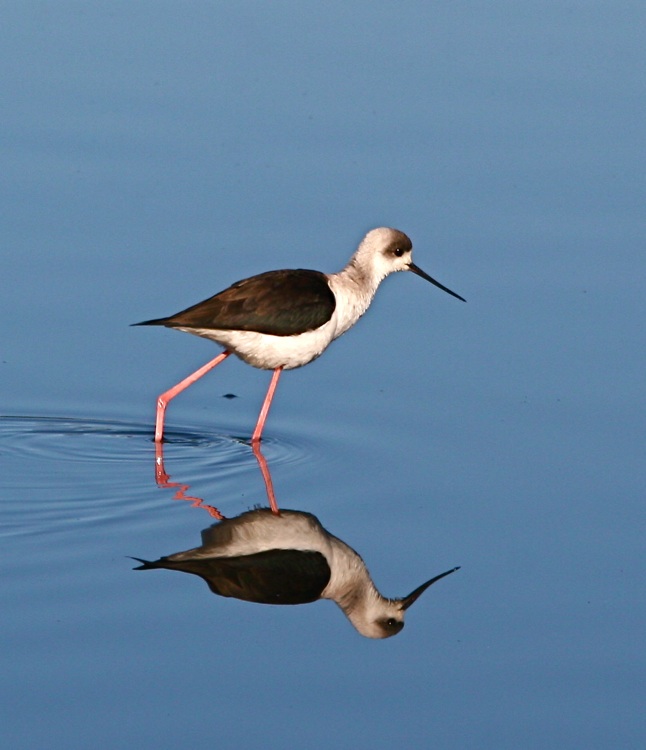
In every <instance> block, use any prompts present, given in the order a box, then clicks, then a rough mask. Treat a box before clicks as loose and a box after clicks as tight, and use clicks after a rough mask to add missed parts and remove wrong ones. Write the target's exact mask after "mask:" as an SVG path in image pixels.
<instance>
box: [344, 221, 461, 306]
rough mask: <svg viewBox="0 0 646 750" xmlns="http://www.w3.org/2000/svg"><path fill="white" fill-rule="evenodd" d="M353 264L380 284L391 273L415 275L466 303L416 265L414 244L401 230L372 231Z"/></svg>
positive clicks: (382, 228)
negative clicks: (401, 272) (407, 272)
mask: <svg viewBox="0 0 646 750" xmlns="http://www.w3.org/2000/svg"><path fill="white" fill-rule="evenodd" d="M351 262H352V265H354V266H355V268H357V269H359V270H360V271H363V272H364V273H366V274H368V275H369V276H370V277H372V278H373V279H374V280H375V281H376V283H377V284H378V283H379V282H380V281H382V280H383V279H385V278H386V276H389V275H390V274H391V273H395V272H397V271H412V272H413V273H414V274H417V275H418V276H421V277H422V278H423V279H426V281H430V282H431V284H434V285H435V286H436V287H438V288H439V289H442V290H443V291H445V292H447V293H448V294H451V295H452V296H453V297H457V298H458V299H460V300H462V301H463V302H464V301H465V299H464V298H463V297H460V295H459V294H456V293H455V292H452V291H451V290H450V289H448V288H447V287H445V286H443V285H442V284H440V283H439V281H436V280H435V279H434V278H433V277H432V276H429V275H428V274H427V273H425V272H424V271H422V269H421V268H420V267H419V266H416V265H415V264H414V263H413V243H412V242H411V240H410V237H408V236H407V235H405V234H404V233H403V232H400V231H399V230H398V229H391V228H390V227H379V228H378V229H372V230H371V231H370V232H368V234H367V235H366V236H365V237H364V238H363V240H362V241H361V244H360V245H359V248H358V249H357V252H356V253H355V255H354V257H353V259H352V261H351Z"/></svg>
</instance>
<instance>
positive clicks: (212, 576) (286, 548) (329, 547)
mask: <svg viewBox="0 0 646 750" xmlns="http://www.w3.org/2000/svg"><path fill="white" fill-rule="evenodd" d="M133 559H134V560H137V561H138V562H140V563H141V565H140V566H138V567H137V568H135V570H151V569H153V568H166V569H167V570H179V571H182V572H184V573H193V574H194V575H198V576H200V578H203V579H204V580H205V581H206V583H207V584H208V586H209V588H210V589H211V591H212V592H213V593H214V594H218V595H220V596H228V597H234V598H236V599H242V600H243V601H247V602H256V603H258V604H307V603H309V602H315V601H317V600H318V599H331V600H332V601H334V602H336V603H337V604H338V605H339V607H341V609H342V610H343V612H344V613H345V615H346V616H347V618H348V619H349V620H350V622H351V623H352V625H354V627H355V628H356V629H357V630H358V631H359V633H361V635H364V636H366V637H367V638H389V637H390V636H392V635H396V634H397V633H399V632H400V631H401V630H402V628H403V627H404V615H405V613H406V610H407V609H408V608H409V607H410V606H411V605H412V604H413V603H414V602H415V601H416V600H417V599H418V598H419V596H420V595H421V594H422V593H424V591H426V589H427V588H428V587H429V586H431V585H432V584H433V583H435V582H436V581H439V580H440V579H441V578H444V577H445V576H447V575H449V574H450V573H453V572H455V571H456V570H458V568H457V567H456V568H452V569H451V570H447V571H446V572H445V573H441V574H440V575H438V576H435V577H434V578H431V579H430V580H429V581H426V582H425V583H423V584H422V585H421V586H418V587H417V588H416V589H414V590H413V591H411V593H410V594H408V596H405V597H403V598H401V599H387V598H385V597H383V596H382V595H381V594H380V593H379V592H378V591H377V589H376V587H375V585H374V583H373V582H372V579H371V577H370V574H369V572H368V569H367V567H366V565H365V563H364V562H363V560H362V559H361V557H360V556H359V555H358V554H357V553H356V552H355V551H354V550H353V549H352V548H351V547H349V546H348V545H347V544H345V542H342V541H341V540H340V539H338V538H337V537H335V536H334V535H333V534H330V532H328V531H327V530H326V529H324V528H323V526H322V525H321V523H320V521H319V520H318V518H316V516H314V515H312V514H311V513H304V512H301V511H295V510H283V511H281V512H280V514H276V513H274V512H272V511H271V510H270V509H269V508H257V509H255V510H250V511H247V512H245V513H242V514H241V515H239V516H236V517H235V518H230V519H224V520H222V521H220V522H219V523H216V524H214V525H213V526H210V527H209V528H207V529H205V530H204V531H203V532H202V546H200V547H196V548H194V549H190V550H187V551H185V552H176V553H175V554H173V555H168V556H167V557H161V558H160V559H159V560H156V561H154V562H151V561H147V560H142V559H140V558H137V557H136V558H133Z"/></svg>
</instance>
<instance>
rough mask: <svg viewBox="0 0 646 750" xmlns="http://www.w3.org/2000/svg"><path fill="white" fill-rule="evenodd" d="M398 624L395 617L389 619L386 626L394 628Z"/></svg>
mask: <svg viewBox="0 0 646 750" xmlns="http://www.w3.org/2000/svg"><path fill="white" fill-rule="evenodd" d="M397 624H398V622H397V620H395V618H394V617H389V618H388V619H387V620H386V625H388V627H389V628H394V627H395V626H396V625H397Z"/></svg>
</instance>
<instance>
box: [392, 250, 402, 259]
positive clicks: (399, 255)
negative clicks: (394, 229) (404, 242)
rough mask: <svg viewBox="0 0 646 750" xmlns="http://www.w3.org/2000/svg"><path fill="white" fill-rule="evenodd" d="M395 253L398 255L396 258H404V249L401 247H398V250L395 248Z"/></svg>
mask: <svg viewBox="0 0 646 750" xmlns="http://www.w3.org/2000/svg"><path fill="white" fill-rule="evenodd" d="M393 252H394V254H395V255H396V256H397V257H398V258H401V257H402V255H403V254H404V249H403V248H401V247H396V248H395V249H394V250H393Z"/></svg>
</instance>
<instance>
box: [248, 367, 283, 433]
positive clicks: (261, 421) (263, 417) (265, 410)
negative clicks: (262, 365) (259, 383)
mask: <svg viewBox="0 0 646 750" xmlns="http://www.w3.org/2000/svg"><path fill="white" fill-rule="evenodd" d="M282 371H283V368H282V367H277V368H276V369H275V370H274V374H273V375H272V376H271V383H269V388H268V389H267V395H266V396H265V400H264V402H263V405H262V409H261V410H260V414H259V415H258V422H257V423H256V429H255V430H254V431H253V435H252V436H251V442H252V444H253V443H257V442H259V440H260V436H261V435H262V428H263V427H264V426H265V422H266V421H267V414H269V407H270V406H271V400H272V398H273V397H274V393H275V391H276V386H277V385H278V378H279V377H280V373H281V372H282Z"/></svg>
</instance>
